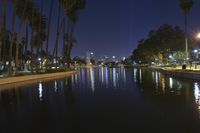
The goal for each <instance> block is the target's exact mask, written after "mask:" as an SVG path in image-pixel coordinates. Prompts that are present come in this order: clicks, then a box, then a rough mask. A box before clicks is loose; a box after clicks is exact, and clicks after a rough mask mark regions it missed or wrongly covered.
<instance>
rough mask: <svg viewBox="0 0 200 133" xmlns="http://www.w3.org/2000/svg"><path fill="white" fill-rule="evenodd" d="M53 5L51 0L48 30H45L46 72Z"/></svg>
mask: <svg viewBox="0 0 200 133" xmlns="http://www.w3.org/2000/svg"><path fill="white" fill-rule="evenodd" d="M53 3H54V0H51V4H50V12H49V19H48V22H49V23H48V30H47V43H46V59H47V60H46V61H47V62H46V70H47V66H48V51H49V36H50V30H51V18H52V13H53Z"/></svg>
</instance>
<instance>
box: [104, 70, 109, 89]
mask: <svg viewBox="0 0 200 133" xmlns="http://www.w3.org/2000/svg"><path fill="white" fill-rule="evenodd" d="M105 69H106V70H105V76H106V88H108V68H107V67H106V68H105Z"/></svg>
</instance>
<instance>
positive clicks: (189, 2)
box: [180, 0, 194, 63]
mask: <svg viewBox="0 0 200 133" xmlns="http://www.w3.org/2000/svg"><path fill="white" fill-rule="evenodd" d="M193 3H194V2H193V0H180V7H181V9H182V10H183V12H184V15H185V61H186V63H187V61H188V35H187V16H188V13H189V11H190V9H191V8H192V6H193Z"/></svg>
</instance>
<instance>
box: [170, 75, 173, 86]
mask: <svg viewBox="0 0 200 133" xmlns="http://www.w3.org/2000/svg"><path fill="white" fill-rule="evenodd" d="M169 87H170V89H172V88H173V79H172V78H171V77H170V78H169Z"/></svg>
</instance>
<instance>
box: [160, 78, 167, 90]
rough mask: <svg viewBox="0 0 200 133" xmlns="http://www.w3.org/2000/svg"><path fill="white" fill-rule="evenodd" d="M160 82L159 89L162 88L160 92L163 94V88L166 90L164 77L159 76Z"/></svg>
mask: <svg viewBox="0 0 200 133" xmlns="http://www.w3.org/2000/svg"><path fill="white" fill-rule="evenodd" d="M160 80H161V85H162V86H161V87H162V91H163V93H165V88H166V85H165V78H164V76H161V77H160Z"/></svg>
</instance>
